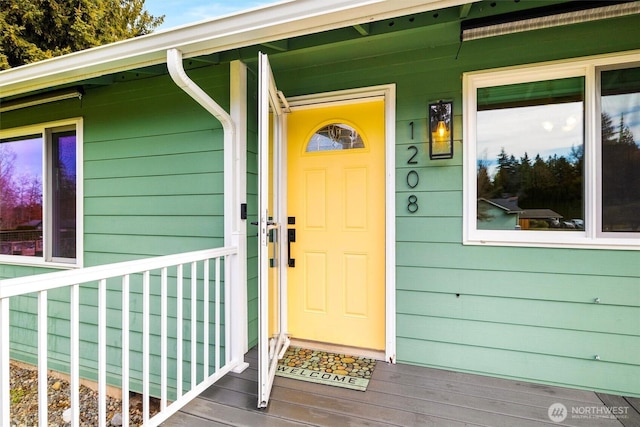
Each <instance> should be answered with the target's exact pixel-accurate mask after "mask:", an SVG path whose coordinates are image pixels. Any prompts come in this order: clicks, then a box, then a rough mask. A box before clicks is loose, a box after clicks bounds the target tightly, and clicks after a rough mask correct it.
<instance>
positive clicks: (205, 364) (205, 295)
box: [202, 259, 209, 379]
mask: <svg viewBox="0 0 640 427" xmlns="http://www.w3.org/2000/svg"><path fill="white" fill-rule="evenodd" d="M202 286H203V292H202V300H203V301H204V306H203V313H202V316H203V319H204V321H203V326H204V328H203V329H204V332H203V335H204V339H203V342H204V348H203V355H202V370H203V371H204V378H205V379H207V378H209V260H208V259H205V260H204V261H203V273H202Z"/></svg>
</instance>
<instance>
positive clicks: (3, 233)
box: [0, 135, 43, 257]
mask: <svg viewBox="0 0 640 427" xmlns="http://www.w3.org/2000/svg"><path fill="white" fill-rule="evenodd" d="M42 146H43V145H42V137H41V135H30V136H24V137H20V138H14V139H6V140H2V141H0V254H1V255H21V256H34V257H35V256H42V247H43V246H42V150H43V148H42Z"/></svg>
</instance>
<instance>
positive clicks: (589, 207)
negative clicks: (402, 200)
mask: <svg viewBox="0 0 640 427" xmlns="http://www.w3.org/2000/svg"><path fill="white" fill-rule="evenodd" d="M633 63H640V50H635V51H630V52H625V53H619V54H607V55H599V56H592V57H585V58H580V59H576V60H564V61H553V62H547V63H541V64H532V65H524V66H516V67H507V68H500V69H495V70H485V71H479V72H470V73H464V74H463V88H462V95H463V126H464V128H463V130H464V135H465V139H464V144H463V158H464V163H463V182H464V186H463V198H464V203H463V244H465V245H489V246H526V247H573V248H594V249H621V250H629V249H633V250H640V236H638V235H634V234H636V233H604V232H601V231H599V228H600V226H599V224H601V222H600V205H599V200H600V198H601V193H600V192H601V184H600V176H601V174H600V169H599V168H600V166H601V159H600V151H601V150H600V118H599V117H600V113H599V111H600V107H599V99H600V94H599V87H598V83H599V81H598V79H597V77H598V73H597V72H598V70H600V69H603V68H607V67H610V66H614V65H615V66H616V67H618V66H619V67H621V68H622V67H624V66H625V65H626V64H633ZM569 77H584V78H585V98H584V105H585V117H584V121H585V140H584V149H585V150H584V151H585V159H584V164H585V172H584V173H585V175H584V183H585V184H584V187H585V196H584V204H585V214H584V215H585V218H584V221H585V231H582V232H578V231H575V232H574V231H572V232H566V231H565V232H563V231H529V230H528V231H526V232H523V231H521V230H513V231H511V230H479V229H477V227H476V222H477V220H476V218H477V202H476V201H477V188H476V183H477V180H476V174H477V172H476V167H477V164H476V162H477V158H476V153H477V149H476V148H477V147H476V144H477V141H476V111H477V100H476V94H477V90H478V88H483V87H491V86H502V85H508V84H514V83H526V82H537V81H544V80H551V79H561V78H569ZM613 236H615V237H613Z"/></svg>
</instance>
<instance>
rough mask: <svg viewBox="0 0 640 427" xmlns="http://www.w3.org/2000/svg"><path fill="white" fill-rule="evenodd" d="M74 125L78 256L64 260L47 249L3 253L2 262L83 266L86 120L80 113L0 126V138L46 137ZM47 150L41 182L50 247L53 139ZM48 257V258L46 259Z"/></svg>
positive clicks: (45, 225) (46, 145)
mask: <svg viewBox="0 0 640 427" xmlns="http://www.w3.org/2000/svg"><path fill="white" fill-rule="evenodd" d="M65 127H67V128H71V127H75V131H76V258H75V260H69V262H65V261H62V260H60V259H59V258H57V259H53V258H52V257H51V254H50V253H47V252H49V251H48V250H45V254H44V255H43V256H42V257H31V256H20V255H0V264H8V265H24V266H31V267H53V268H80V267H82V266H83V254H84V245H83V242H84V203H83V201H84V185H83V184H84V176H83V164H84V162H83V146H84V144H83V120H82V118H81V117H77V118H73V119H66V120H58V121H53V122H46V123H38V124H37V125H29V126H22V127H16V128H10V129H1V130H0V139H6V138H16V137H21V136H26V135H35V134H40V135H42V137H43V139H44V138H48V135H49V134H50V131H51V130H57V129H59V128H65ZM44 148H45V150H44V154H43V156H42V171H43V175H42V186H43V201H42V202H43V221H42V223H43V230H44V233H45V234H44V236H43V238H44V240H45V242H44V247H45V248H47V247H49V248H50V242H49V239H51V234H50V232H49V228H50V226H51V222H52V220H51V206H50V201H49V197H48V188H49V185H50V178H49V175H50V166H49V165H48V162H49V161H48V156H49V153H48V152H49V149H50V142H49V141H46V142H45V147H44ZM47 258H49V260H47Z"/></svg>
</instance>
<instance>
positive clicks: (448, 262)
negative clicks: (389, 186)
mask: <svg viewBox="0 0 640 427" xmlns="http://www.w3.org/2000/svg"><path fill="white" fill-rule="evenodd" d="M449 12H451V11H449ZM455 14H456V15H455V19H449V20H448V21H447V20H443V22H441V23H440V21H438V19H437V18H436V16H435V15H436V14H433V15H429V16H427V17H426V18H424V17H423V18H424V19H422V21H420V20H416V21H415V24H414V21H409V20H410V18H411V17H405V18H399V19H398V20H396V21H397V22H395V24H397V25H402V26H404V27H406V29H405V30H403V31H399V32H393V33H391V32H380V33H379V34H378V33H376V31H375V26H373V27H372V31H371V35H369V36H356V37H355V38H353V39H350V40H348V41H334V39H333V38H332V37H333V36H332V34H330V33H327V34H326V35H325V36H318V37H321V38H322V37H325V39H324V42H322V41H321V42H320V43H317V44H315V45H314V46H313V47H308V48H301V49H296V41H295V40H292V41H291V42H290V45H291V49H290V50H288V51H284V52H275V51H274V52H272V53H271V54H270V62H271V64H272V66H273V69H274V74H275V78H276V80H277V82H278V86H279V89H280V90H282V91H283V92H284V94H285V95H286V96H296V95H306V94H312V93H320V92H329V91H336V90H341V89H350V88H354V87H365V86H375V85H381V84H390V83H395V84H396V96H397V99H396V112H397V115H396V129H397V133H396V183H397V184H396V186H397V187H396V192H395V203H396V212H397V218H396V235H397V240H396V242H394V243H395V245H396V252H397V257H396V269H395V276H396V300H397V311H396V322H397V329H396V335H397V361H398V362H400V363H409V364H416V365H422V366H430V367H436V368H442V369H450V370H457V371H464V372H474V373H480V374H486V375H493V376H499V377H507V378H516V379H520V380H526V381H533V382H539V383H548V384H556V385H564V386H569V387H577V388H586V389H594V390H601V391H605V392H610V393H617V394H624V395H632V396H640V389H639V386H638V383H637V378H639V377H640V325H639V323H638V322H639V320H638V319H639V318H640V316H639V313H640V284H639V283H640V270H639V268H640V267H639V266H640V262H639V261H640V252H639V251H630V250H604V249H560V248H541V247H537V248H532V247H497V246H465V245H463V244H462V228H463V191H462V189H463V167H462V164H463V158H462V146H463V144H464V142H465V138H464V135H463V134H462V119H463V117H462V80H461V77H462V74H463V73H464V72H469V71H475V70H482V69H490V68H496V67H503V66H510V65H520V64H529V63H536V62H541V61H549V60H562V59H568V58H573V57H580V56H587V55H594V54H602V53H609V52H618V51H625V50H631V49H639V48H640V38H639V37H638V25H637V16H632V17H626V18H616V19H610V20H606V21H596V22H591V23H585V24H575V25H570V26H564V27H559V28H554V29H545V30H537V31H530V32H524V33H518V34H512V35H506V36H500V37H493V38H487V39H483V40H477V41H472V42H465V43H463V44H462V45H460V42H459V21H458V17H457V11H455ZM450 15H451V13H442V14H441V15H440V17H441V18H444V17H446V16H450ZM430 16H432V18H431V17H430ZM427 21H428V22H427ZM381 25H390V23H387V22H385V23H383V24H381ZM353 31H354V34H355V29H354V30H353ZM594 35H597V37H596V36H594ZM595 38H597V43H596V42H592V41H593V40H594V39H595ZM586 41H589V42H586ZM266 50H267V52H268V51H269V49H268V48H266ZM243 60H245V61H246V62H247V64H248V66H249V68H250V70H253V71H254V72H249V73H248V78H249V82H248V86H249V99H248V100H247V101H248V123H249V125H248V130H247V136H248V143H247V146H248V153H247V193H248V194H247V202H248V215H249V221H248V222H250V221H251V220H253V218H256V217H257V197H256V195H257V160H256V157H257V136H256V122H257V118H256V99H255V93H256V87H257V83H256V80H255V71H256V62H255V55H252V56H243ZM189 75H190V76H191V77H192V78H193V79H194V80H195V82H196V83H198V84H199V85H201V86H202V87H203V88H204V89H205V90H206V91H207V92H208V93H209V94H211V95H212V97H213V98H214V99H216V100H217V101H219V102H220V103H221V104H222V105H223V106H227V107H228V94H229V89H228V82H229V74H228V68H227V67H226V66H224V65H223V66H206V67H203V68H200V69H193V70H189ZM115 77H116V81H115V82H111V83H112V84H109V85H106V86H104V87H94V88H89V89H88V90H87V94H86V96H85V97H84V99H83V100H82V103H81V104H78V103H75V102H68V101H65V102H64V103H61V104H60V107H58V106H57V105H56V106H55V108H52V106H50V105H49V106H47V105H45V106H40V107H33V108H30V109H28V110H24V111H15V112H11V113H7V114H3V116H2V128H3V129H4V128H7V127H15V126H22V125H27V124H32V123H36V122H46V121H51V120H58V119H61V118H69V117H83V118H84V180H85V181H84V187H85V188H84V202H85V210H84V214H85V230H84V250H85V256H84V264H85V266H90V265H97V264H105V263H110V262H117V261H123V260H127V259H134V258H141V257H148V256H155V255H163V254H168V253H177V252H183V251H189V250H196V249H202V248H208V247H216V246H222V244H223V218H222V215H223V202H222V200H223V197H222V196H223V194H222V192H223V180H222V168H223V160H222V130H221V126H220V124H219V123H218V122H217V121H216V120H215V119H213V118H212V117H211V116H209V115H208V114H207V113H206V112H205V111H204V110H202V108H201V107H199V106H198V105H196V104H195V102H193V101H192V100H190V99H189V98H188V97H187V96H186V95H185V94H183V93H182V92H181V91H180V90H179V89H178V88H176V87H175V86H174V85H173V84H172V83H171V81H170V79H169V77H168V76H167V75H166V74H161V75H158V76H148V77H144V78H141V76H135V73H133V74H121V75H116V76H115ZM118 79H120V80H118ZM440 99H451V100H453V105H454V114H455V117H454V139H455V148H454V151H455V155H454V158H453V159H450V160H438V161H431V160H429V156H428V147H427V145H426V143H425V142H426V141H428V135H427V129H426V126H427V106H428V104H429V103H430V102H434V101H438V100H440ZM412 135H413V137H412ZM410 146H416V147H418V150H419V152H418V156H417V157H416V158H415V159H416V160H417V162H418V163H417V164H409V163H408V161H409V159H410V157H411V155H412V154H413V150H411V149H409V147H410ZM412 170H415V171H416V172H417V173H418V175H419V183H418V185H417V186H416V187H415V188H409V186H408V185H407V180H406V176H407V173H408V172H409V171H412ZM410 195H415V196H416V197H417V200H418V202H417V203H418V206H419V209H418V210H417V212H415V213H411V212H409V211H408V209H407V203H408V197H409V196H410ZM251 227H252V226H251V225H247V228H248V233H247V235H248V242H247V244H248V254H249V255H248V257H249V259H248V272H247V277H248V299H249V301H248V304H249V318H248V323H249V345H250V346H251V345H253V344H255V343H256V342H257V318H258V310H257V256H256V255H254V254H257V238H256V236H255V234H256V233H255V232H254V230H253V229H252V228H251ZM44 271H46V270H45V269H36V268H32V267H20V266H13V265H0V277H2V278H10V277H17V276H21V275H29V274H37V273H40V272H44ZM87 292H91V290H87ZM51 294H53V301H52V303H51V304H53V305H55V304H58V303H60V304H63V305H64V304H66V302H67V300H66V296H64V295H58V294H56V293H53V292H52V293H51ZM595 298H601V299H602V301H603V303H601V304H593V301H594V299H595ZM13 304H14V305H12V308H15V307H16V305H15V304H18V305H20V306H21V309H23V308H27V310H23V311H30V312H31V313H35V310H36V304H35V300H32V299H29V298H24V299H22V300H19V301H18V300H16V302H14V303H13ZM110 307H112V308H113V310H114V312H117V309H118V307H119V302H118V301H115V300H114V301H111V302H110ZM85 309H86V310H87V312H91V310H93V307H89V306H88V307H86V308H85ZM60 312H63V310H60ZM66 321H67V319H65V318H63V317H62V318H61V319H59V321H58V320H56V321H55V322H57V323H55V324H54V325H50V330H51V333H52V334H53V335H55V336H56V337H57V338H54V339H53V340H52V341H51V342H52V346H53V347H54V348H52V349H51V352H52V354H53V356H54V357H53V359H52V360H53V363H52V365H51V367H52V368H54V369H55V368H56V363H58V364H59V366H60V367H63V365H64V360H65V350H64V348H65V346H66V342H65V340H66V339H67V335H68V333H67V332H66V330H67V328H68V327H67V326H66V323H65V322H66ZM11 322H12V324H13V325H16V326H15V329H14V333H13V334H12V342H13V344H14V345H15V348H16V349H17V350H16V356H20V357H21V358H23V359H25V360H27V361H29V358H31V360H33V357H34V354H35V353H34V351H35V350H34V347H33V345H34V343H35V342H36V341H35V325H36V321H35V314H28V313H27V312H24V313H18V312H16V311H13V312H12V318H11ZM92 333H93V332H91V330H90V329H88V330H87V338H88V339H87V342H86V343H83V345H85V346H86V348H85V350H86V351H84V350H83V354H84V355H86V357H87V358H88V359H93V358H94V356H95V354H96V351H95V344H94V343H95V339H94V338H95V337H92ZM132 343H133V342H132ZM134 350H135V351H139V349H134ZM110 351H116V350H115V349H111V350H110ZM18 353H19V354H18ZM114 354H117V353H110V355H109V356H108V357H109V359H112V358H111V356H112V355H114ZM595 355H599V356H600V359H601V360H595ZM56 358H57V359H56ZM56 360H58V361H57V362H56ZM61 369H62V368H61ZM62 370H64V369H62ZM89 374H90V373H89Z"/></svg>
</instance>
